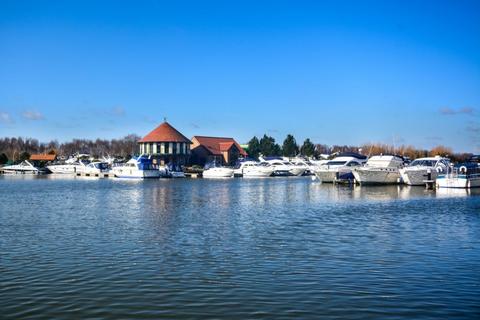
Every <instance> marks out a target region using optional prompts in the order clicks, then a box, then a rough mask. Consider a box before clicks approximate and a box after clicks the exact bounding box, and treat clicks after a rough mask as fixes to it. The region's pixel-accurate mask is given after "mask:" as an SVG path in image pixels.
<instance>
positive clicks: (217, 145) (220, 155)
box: [191, 136, 247, 165]
mask: <svg viewBox="0 0 480 320" xmlns="http://www.w3.org/2000/svg"><path fill="white" fill-rule="evenodd" d="M192 143H193V144H192V154H191V163H192V164H198V165H205V163H208V162H213V161H215V162H216V163H217V164H219V165H233V164H234V163H235V162H236V161H237V160H238V158H240V157H247V153H246V152H245V150H243V148H242V147H241V146H240V145H239V144H238V143H237V142H236V141H235V140H234V139H233V138H219V137H204V136H194V137H193V138H192Z"/></svg>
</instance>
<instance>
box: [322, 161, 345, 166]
mask: <svg viewBox="0 0 480 320" xmlns="http://www.w3.org/2000/svg"><path fill="white" fill-rule="evenodd" d="M345 163H347V161H328V162H327V165H329V166H343V165H345Z"/></svg>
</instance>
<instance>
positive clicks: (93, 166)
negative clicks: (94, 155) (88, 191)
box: [80, 161, 110, 175]
mask: <svg viewBox="0 0 480 320" xmlns="http://www.w3.org/2000/svg"><path fill="white" fill-rule="evenodd" d="M80 163H82V164H83V162H80ZM83 165H84V168H83V171H82V172H83V173H85V174H86V175H92V174H93V175H95V174H101V173H108V172H109V171H110V168H109V166H108V163H106V162H102V161H94V162H90V163H88V164H86V165H85V164H83Z"/></svg>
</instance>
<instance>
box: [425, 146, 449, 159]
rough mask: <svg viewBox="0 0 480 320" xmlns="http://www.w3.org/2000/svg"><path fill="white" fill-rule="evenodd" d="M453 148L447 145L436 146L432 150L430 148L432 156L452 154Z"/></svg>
mask: <svg viewBox="0 0 480 320" xmlns="http://www.w3.org/2000/svg"><path fill="white" fill-rule="evenodd" d="M452 154H453V152H452V149H450V148H448V147H445V146H436V147H435V148H433V149H432V150H430V156H431V157H434V156H442V157H447V156H450V155H452Z"/></svg>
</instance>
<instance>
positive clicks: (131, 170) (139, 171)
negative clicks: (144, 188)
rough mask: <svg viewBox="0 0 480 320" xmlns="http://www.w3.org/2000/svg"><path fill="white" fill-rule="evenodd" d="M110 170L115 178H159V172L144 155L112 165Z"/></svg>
mask: <svg viewBox="0 0 480 320" xmlns="http://www.w3.org/2000/svg"><path fill="white" fill-rule="evenodd" d="M112 172H113V174H114V175H115V177H117V178H134V179H145V178H160V175H161V172H160V170H158V167H157V166H156V165H154V164H153V162H152V159H149V158H147V157H146V156H139V157H133V158H131V159H130V160H128V161H127V162H126V163H123V164H119V165H114V166H113V168H112Z"/></svg>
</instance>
